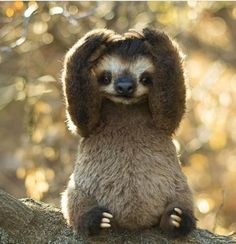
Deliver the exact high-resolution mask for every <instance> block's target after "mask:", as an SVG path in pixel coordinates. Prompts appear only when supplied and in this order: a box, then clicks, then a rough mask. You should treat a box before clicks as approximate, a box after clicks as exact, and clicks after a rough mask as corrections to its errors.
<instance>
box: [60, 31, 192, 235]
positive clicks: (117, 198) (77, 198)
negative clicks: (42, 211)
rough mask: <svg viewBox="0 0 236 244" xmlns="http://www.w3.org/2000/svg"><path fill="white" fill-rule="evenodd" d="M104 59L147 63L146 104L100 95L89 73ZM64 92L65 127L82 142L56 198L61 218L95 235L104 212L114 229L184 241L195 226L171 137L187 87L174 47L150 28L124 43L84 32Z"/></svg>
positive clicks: (70, 57)
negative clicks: (150, 78)
mask: <svg viewBox="0 0 236 244" xmlns="http://www.w3.org/2000/svg"><path fill="white" fill-rule="evenodd" d="M104 55H112V56H116V55H118V56H119V57H121V58H123V59H124V60H129V61H130V62H132V61H134V60H136V59H137V58H138V57H141V56H142V57H146V58H148V59H149V60H150V61H151V62H152V64H153V66H154V67H155V72H154V82H153V84H152V87H151V88H150V89H149V93H148V94H147V97H146V98H145V99H143V100H141V101H139V102H137V103H135V104H129V105H125V104H120V103H115V102H113V101H110V100H109V99H107V98H104V97H103V96H102V94H101V92H99V85H98V82H97V77H96V72H94V68H95V67H96V66H99V64H101V63H102V58H103V56H104ZM63 89H64V95H65V100H66V107H67V112H68V121H69V123H70V124H71V125H72V126H71V127H72V128H73V130H74V131H76V132H77V133H79V134H80V135H81V136H82V137H83V138H82V139H81V141H80V143H79V153H78V158H77V162H76V164H75V169H74V173H73V174H72V176H71V179H70V182H69V184H68V187H67V189H66V191H65V192H64V193H63V196H62V210H63V213H64V216H65V218H66V219H67V221H68V223H69V224H70V225H72V226H73V228H74V230H75V231H84V230H85V229H86V231H87V232H89V233H90V234H93V233H98V229H97V228H98V224H97V223H99V219H101V218H102V216H101V209H106V212H109V213H111V214H112V215H113V221H112V227H114V226H119V227H124V228H128V229H138V228H143V227H150V226H153V225H157V224H160V227H161V228H162V229H163V231H165V232H166V233H168V234H170V235H172V236H174V237H176V236H181V235H186V234H188V233H189V232H190V231H191V230H192V229H193V228H194V227H195V218H194V215H193V203H192V194H191V191H190V189H189V187H188V184H187V181H186V177H185V176H184V175H183V173H182V172H181V168H180V165H179V162H178V158H177V154H176V150H175V147H174V145H173V143H172V138H171V135H172V134H173V132H174V131H175V130H176V128H177V127H178V126H179V123H180V120H181V118H182V116H183V113H184V111H185V84H184V75H183V70H182V64H181V59H180V57H179V52H178V50H177V48H176V47H175V46H174V45H173V43H172V41H171V40H170V39H169V38H168V37H167V36H166V35H165V34H164V33H160V32H157V31H154V30H150V29H144V30H143V31H142V32H141V33H138V32H135V31H130V32H128V33H125V34H124V35H123V36H120V35H117V34H115V33H114V32H112V31H109V30H96V31H93V32H90V33H88V34H87V35H86V36H85V37H83V38H82V39H81V40H79V41H78V42H77V43H76V44H75V45H74V46H73V47H72V49H71V50H70V51H69V52H68V53H67V55H66V59H65V68H64V72H63ZM175 208H179V209H181V212H182V215H181V216H182V219H181V222H180V227H179V228H177V227H175V226H174V225H173V224H172V222H171V216H172V214H173V212H174V211H175V210H174V209H175ZM99 209H100V210H99ZM104 211H105V210H104ZM91 219H92V220H91ZM90 229H91V230H92V231H89V230H90ZM86 231H85V232H86Z"/></svg>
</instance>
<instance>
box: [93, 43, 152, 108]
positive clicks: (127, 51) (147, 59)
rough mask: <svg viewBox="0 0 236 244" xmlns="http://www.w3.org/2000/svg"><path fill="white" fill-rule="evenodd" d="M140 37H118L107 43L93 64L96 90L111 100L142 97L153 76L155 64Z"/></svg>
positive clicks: (129, 102)
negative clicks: (104, 49) (122, 38)
mask: <svg viewBox="0 0 236 244" xmlns="http://www.w3.org/2000/svg"><path fill="white" fill-rule="evenodd" d="M144 51H145V45H144V42H143V41H142V40H139V39H138V40H129V39H128V40H121V41H117V42H113V43H112V45H110V46H109V47H107V49H106V52H105V53H104V54H103V55H101V56H100V57H99V58H98V59H97V60H96V63H95V65H94V67H93V72H94V73H95V76H96V77H97V82H98V86H99V91H100V92H101V95H102V96H103V97H106V98H108V99H110V100H112V101H113V102H115V103H123V104H134V103H137V102H139V101H142V100H145V99H146V98H147V97H148V93H149V91H150V89H152V85H153V82H154V79H155V66H154V64H153V62H152V59H151V56H150V54H148V53H145V52H144Z"/></svg>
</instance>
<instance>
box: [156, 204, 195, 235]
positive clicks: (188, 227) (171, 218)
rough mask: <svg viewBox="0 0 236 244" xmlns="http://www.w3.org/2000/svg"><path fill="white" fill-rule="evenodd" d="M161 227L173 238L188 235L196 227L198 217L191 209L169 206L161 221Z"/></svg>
mask: <svg viewBox="0 0 236 244" xmlns="http://www.w3.org/2000/svg"><path fill="white" fill-rule="evenodd" d="M160 227H161V229H162V230H163V231H164V232H165V233H167V234H168V235H170V236H171V237H173V238H177V237H181V236H186V235H188V234H189V233H190V232H191V231H192V230H193V229H194V228H195V227H196V219H195V217H194V215H193V213H192V211H190V210H189V209H185V208H181V207H177V206H176V207H174V206H173V204H172V205H170V206H169V207H167V209H166V210H165V212H164V213H163V215H162V218H161V222H160Z"/></svg>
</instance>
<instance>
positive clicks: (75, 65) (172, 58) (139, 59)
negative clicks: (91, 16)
mask: <svg viewBox="0 0 236 244" xmlns="http://www.w3.org/2000/svg"><path fill="white" fill-rule="evenodd" d="M63 89H64V95H65V98H66V99H65V100H66V106H67V117H68V120H69V124H70V128H71V129H72V130H73V131H76V132H78V133H79V134H81V135H82V136H89V134H90V133H91V131H92V130H93V129H94V128H95V127H96V125H97V124H98V123H99V120H100V110H101V106H102V101H103V100H104V99H109V100H111V101H112V102H114V103H121V104H125V105H127V106H129V105H130V104H135V103H137V104H138V103H140V102H146V103H147V105H148V108H147V109H149V110H150V113H151V115H152V118H153V120H154V122H155V124H156V126H157V127H158V128H160V129H161V130H163V131H166V133H167V134H172V133H173V132H174V131H175V129H176V128H177V127H178V125H179V122H180V120H181V118H182V116H183V113H184V110H185V82H184V75H183V70H182V61H181V57H180V55H179V51H178V49H177V47H176V46H175V45H174V44H173V42H172V41H171V40H170V39H169V37H168V36H167V35H166V34H164V33H162V32H157V31H154V30H150V29H147V28H146V29H144V30H143V31H142V32H137V31H129V32H127V33H125V34H124V35H118V34H116V33H114V32H113V31H110V30H105V29H100V30H95V31H91V32H89V33H88V34H87V35H85V36H84V37H83V38H81V39H80V40H79V41H78V42H77V43H76V44H75V45H74V46H73V47H72V48H71V49H70V50H69V52H68V53H67V55H66V58H65V66H64V72H63Z"/></svg>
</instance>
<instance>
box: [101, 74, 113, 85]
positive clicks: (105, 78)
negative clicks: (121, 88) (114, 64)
mask: <svg viewBox="0 0 236 244" xmlns="http://www.w3.org/2000/svg"><path fill="white" fill-rule="evenodd" d="M111 79H112V75H111V72H109V71H103V72H102V73H101V75H100V76H99V78H98V83H99V84H101V85H109V84H110V83H111Z"/></svg>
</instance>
